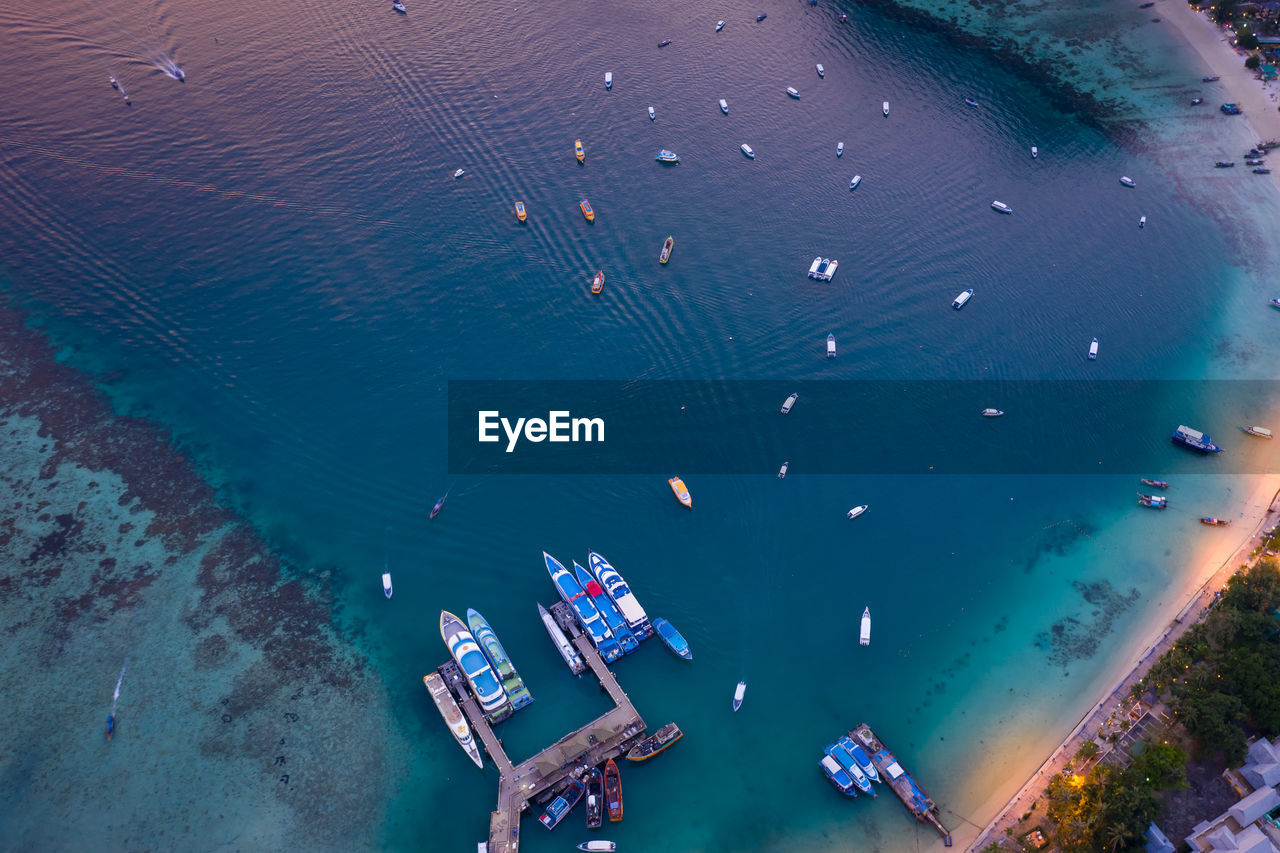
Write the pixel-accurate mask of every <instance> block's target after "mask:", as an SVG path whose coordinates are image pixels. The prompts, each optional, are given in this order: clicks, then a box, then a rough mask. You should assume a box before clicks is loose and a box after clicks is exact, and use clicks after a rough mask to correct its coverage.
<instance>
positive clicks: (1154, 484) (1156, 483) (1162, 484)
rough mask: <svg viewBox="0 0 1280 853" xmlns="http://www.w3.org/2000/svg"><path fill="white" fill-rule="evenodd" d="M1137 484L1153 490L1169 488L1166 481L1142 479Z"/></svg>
mask: <svg viewBox="0 0 1280 853" xmlns="http://www.w3.org/2000/svg"><path fill="white" fill-rule="evenodd" d="M1138 482H1140V483H1142V484H1143V485H1144V486H1150V487H1151V488H1153V489H1167V488H1169V481H1168V480H1148V479H1147V478H1146V477H1143V478H1141V479H1140V480H1139V481H1138Z"/></svg>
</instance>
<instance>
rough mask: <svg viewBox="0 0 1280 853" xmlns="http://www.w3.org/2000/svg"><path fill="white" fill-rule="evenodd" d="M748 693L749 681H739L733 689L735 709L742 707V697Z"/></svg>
mask: <svg viewBox="0 0 1280 853" xmlns="http://www.w3.org/2000/svg"><path fill="white" fill-rule="evenodd" d="M746 695H747V682H745V681H739V682H738V686H737V687H736V688H735V689H734V691H733V710H735V711H736V710H738V709H739V708H741V707H742V697H743V696H746Z"/></svg>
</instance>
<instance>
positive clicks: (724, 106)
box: [720, 98, 729, 115]
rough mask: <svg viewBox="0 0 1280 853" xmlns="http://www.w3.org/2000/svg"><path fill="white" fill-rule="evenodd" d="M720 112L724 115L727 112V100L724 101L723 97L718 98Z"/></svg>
mask: <svg viewBox="0 0 1280 853" xmlns="http://www.w3.org/2000/svg"><path fill="white" fill-rule="evenodd" d="M720 112H722V113H724V114H725V115H728V114H729V102H728V101H726V100H725V99H724V98H721V99H720Z"/></svg>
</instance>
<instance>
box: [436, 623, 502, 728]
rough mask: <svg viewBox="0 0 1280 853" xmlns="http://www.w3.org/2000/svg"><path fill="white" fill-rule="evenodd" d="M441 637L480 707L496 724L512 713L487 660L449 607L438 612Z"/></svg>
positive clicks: (500, 685) (478, 645) (500, 684)
mask: <svg viewBox="0 0 1280 853" xmlns="http://www.w3.org/2000/svg"><path fill="white" fill-rule="evenodd" d="M440 636H441V637H442V638H444V644H445V646H447V647H448V649H449V654H451V655H453V659H454V660H455V661H457V663H458V666H459V667H461V668H462V674H463V675H465V676H466V677H467V683H468V684H470V685H471V692H472V693H474V694H475V697H476V701H477V702H479V703H480V709H481V710H482V711H484V712H485V714H486V715H487V716H488V717H489V719H490V720H492V721H493V722H495V723H496V722H499V721H501V720H505V719H506V718H507V717H509V716H511V712H512V710H513V708H512V707H511V700H510V699H508V698H507V691H506V690H504V689H503V687H502V683H501V682H499V681H498V676H497V675H495V674H494V672H493V668H492V667H490V666H489V659H488V658H487V657H485V654H484V652H483V651H481V649H480V644H479V643H477V642H476V640H475V638H474V637H473V636H472V635H471V632H470V631H468V630H467V629H466V626H464V625H463V624H462V620H461V619H459V618H458V617H457V616H455V615H453V614H452V613H450V612H449V611H448V610H441V611H440Z"/></svg>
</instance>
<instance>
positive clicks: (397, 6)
mask: <svg viewBox="0 0 1280 853" xmlns="http://www.w3.org/2000/svg"><path fill="white" fill-rule="evenodd" d="M391 8H392V9H395V10H396V11H397V12H399V13H400V14H402V15H404V14H408V10H407V9H405V8H404V3H401V2H400V0H393V2H392V3H391Z"/></svg>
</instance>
